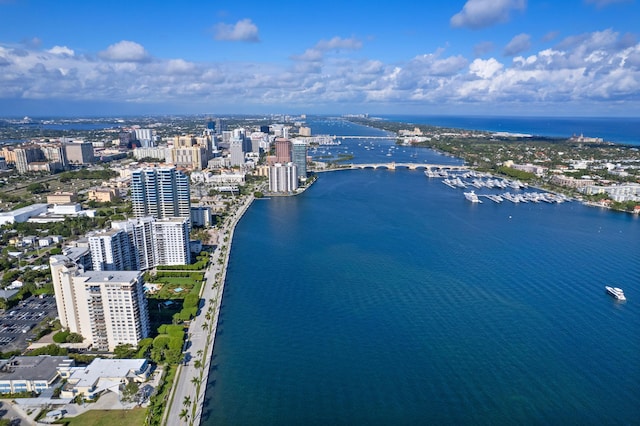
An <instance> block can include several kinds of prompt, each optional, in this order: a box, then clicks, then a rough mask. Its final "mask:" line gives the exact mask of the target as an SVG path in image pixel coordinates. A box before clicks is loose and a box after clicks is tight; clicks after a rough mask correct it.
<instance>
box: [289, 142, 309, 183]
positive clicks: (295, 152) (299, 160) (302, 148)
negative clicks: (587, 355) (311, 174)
mask: <svg viewBox="0 0 640 426" xmlns="http://www.w3.org/2000/svg"><path fill="white" fill-rule="evenodd" d="M291 161H292V162H293V164H295V165H296V169H297V173H298V178H300V179H306V177H307V143H306V142H303V141H294V142H293V143H292V145H291Z"/></svg>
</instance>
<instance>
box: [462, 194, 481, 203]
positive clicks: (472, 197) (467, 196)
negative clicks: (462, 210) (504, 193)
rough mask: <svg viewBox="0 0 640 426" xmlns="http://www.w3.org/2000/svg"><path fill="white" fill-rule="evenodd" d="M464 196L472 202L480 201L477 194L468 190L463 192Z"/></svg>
mask: <svg viewBox="0 0 640 426" xmlns="http://www.w3.org/2000/svg"><path fill="white" fill-rule="evenodd" d="M464 197H465V198H466V199H467V200H469V201H471V202H472V203H481V202H482V201H480V199H479V198H478V195H476V193H475V192H473V191H470V192H465V193H464Z"/></svg>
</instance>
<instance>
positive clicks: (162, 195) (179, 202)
mask: <svg viewBox="0 0 640 426" xmlns="http://www.w3.org/2000/svg"><path fill="white" fill-rule="evenodd" d="M131 202H132V204H133V213H134V215H135V216H136V217H144V216H153V217H155V218H157V219H162V218H165V217H186V218H187V219H188V218H189V215H190V209H191V196H190V194H189V177H188V176H187V175H185V174H184V173H182V172H180V171H178V170H176V169H175V167H158V168H146V169H138V170H134V171H133V172H131Z"/></svg>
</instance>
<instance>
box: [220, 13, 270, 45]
mask: <svg viewBox="0 0 640 426" xmlns="http://www.w3.org/2000/svg"><path fill="white" fill-rule="evenodd" d="M214 30H215V35H214V38H215V39H216V40H224V41H248V42H254V43H255V42H259V41H260V37H259V36H258V27H257V26H256V25H255V24H254V23H253V22H252V21H251V19H241V20H240V21H238V22H236V23H235V24H225V23H222V22H221V23H218V24H216V25H215V26H214Z"/></svg>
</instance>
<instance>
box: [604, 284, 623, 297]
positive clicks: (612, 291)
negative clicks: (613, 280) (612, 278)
mask: <svg viewBox="0 0 640 426" xmlns="http://www.w3.org/2000/svg"><path fill="white" fill-rule="evenodd" d="M604 288H605V290H607V294H609V295H610V296H613V297H614V298H615V299H616V300H627V298H626V297H624V292H623V291H622V289H621V288H618V287H609V286H608V285H607V286H604Z"/></svg>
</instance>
